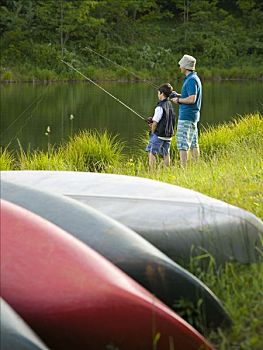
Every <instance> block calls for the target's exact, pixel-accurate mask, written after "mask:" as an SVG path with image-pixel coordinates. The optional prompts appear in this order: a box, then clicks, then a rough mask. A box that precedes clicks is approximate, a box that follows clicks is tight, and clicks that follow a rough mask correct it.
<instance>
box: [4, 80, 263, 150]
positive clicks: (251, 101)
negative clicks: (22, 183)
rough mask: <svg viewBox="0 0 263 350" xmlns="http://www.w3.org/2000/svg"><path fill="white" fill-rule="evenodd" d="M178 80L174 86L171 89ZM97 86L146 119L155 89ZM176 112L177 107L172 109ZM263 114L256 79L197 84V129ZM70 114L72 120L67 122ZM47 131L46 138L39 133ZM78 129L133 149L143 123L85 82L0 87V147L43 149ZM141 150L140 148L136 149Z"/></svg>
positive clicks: (128, 85)
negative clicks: (107, 135) (105, 132)
mask: <svg viewBox="0 0 263 350" xmlns="http://www.w3.org/2000/svg"><path fill="white" fill-rule="evenodd" d="M181 84H182V83H181V82H178V83H174V84H173V86H174V88H175V89H176V90H177V91H180V89H181ZM100 85H101V86H102V87H103V88H105V89H106V90H108V91H109V92H110V93H111V94H113V95H114V96H116V97H117V98H118V99H120V100H121V101H123V102H124V103H125V104H127V105H128V106H130V107H131V108H132V109H134V110H135V111H136V112H138V113H139V114H140V115H141V116H143V117H148V116H151V115H152V113H153V110H154V107H155V105H156V103H157V92H156V90H155V89H154V88H153V87H152V86H150V85H149V84H147V83H142V82H140V83H115V82H114V83H113V82H101V83H100ZM175 110H176V112H177V114H178V107H175ZM256 111H260V112H261V113H262V111H263V82H262V81H221V82H211V81H204V82H203V105H202V111H201V121H200V128H203V127H206V126H207V125H214V124H218V123H223V122H226V121H229V120H231V119H232V118H233V117H236V116H238V115H244V114H247V113H253V112H256ZM70 115H73V116H74V119H73V120H70ZM48 126H49V127H50V131H51V132H50V136H49V137H47V136H46V135H45V132H46V130H47V127H48ZM84 129H96V130H98V131H103V130H108V131H109V133H110V134H111V135H119V138H120V139H121V140H123V141H125V143H126V146H127V150H131V151H132V150H133V148H134V146H135V145H136V142H137V141H136V140H137V139H138V138H139V137H140V135H142V134H143V133H145V130H146V129H147V126H146V123H145V122H144V121H143V120H141V119H140V118H139V117H138V116H137V115H135V114H133V113H132V112H131V111H129V110H128V109H126V108H125V107H124V106H123V105H121V104H120V103H118V102H116V101H115V100H114V99H113V98H112V97H110V96H108V95H107V94H106V93H105V92H103V91H101V90H100V89H98V88H97V87H96V86H94V85H92V84H90V83H84V82H78V83H56V84H50V85H36V84H35V85H33V84H25V83H23V84H8V85H1V146H7V145H8V144H9V145H10V149H17V148H18V140H19V141H20V143H21V144H22V146H23V148H25V149H27V148H28V147H30V149H36V148H38V149H44V150H45V149H47V144H48V141H49V142H50V143H52V144H60V143H61V142H63V141H66V140H67V139H68V137H69V136H70V135H73V134H74V133H76V132H78V131H79V130H84ZM142 147H144V145H142Z"/></svg>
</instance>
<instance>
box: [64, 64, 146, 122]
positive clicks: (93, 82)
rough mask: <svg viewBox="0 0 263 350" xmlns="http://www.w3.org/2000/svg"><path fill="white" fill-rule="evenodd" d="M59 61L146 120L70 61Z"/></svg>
mask: <svg viewBox="0 0 263 350" xmlns="http://www.w3.org/2000/svg"><path fill="white" fill-rule="evenodd" d="M61 62H63V63H65V64H66V65H67V66H68V67H70V68H71V69H73V70H74V71H76V72H77V73H79V74H80V75H82V76H83V77H84V78H85V79H87V80H88V81H89V82H91V83H92V84H94V85H95V86H97V87H98V88H99V89H101V90H102V91H104V92H105V93H106V94H108V95H109V96H111V97H112V98H113V99H114V100H116V101H117V102H119V103H120V104H122V105H123V106H124V107H126V108H127V109H129V110H130V111H131V112H132V113H134V114H136V115H137V117H139V118H140V119H142V120H144V121H146V118H144V117H142V116H141V115H140V114H139V113H137V112H136V111H135V110H134V109H132V108H131V107H129V106H127V105H126V104H125V103H124V102H122V101H121V100H120V99H118V98H117V97H115V96H114V95H112V94H111V93H110V92H109V91H107V90H105V89H104V88H103V87H102V86H100V85H99V84H97V83H95V81H93V80H92V79H90V78H88V77H87V76H86V75H84V74H83V73H81V72H80V71H79V70H78V69H76V68H75V67H73V66H72V65H71V64H70V63H68V62H65V61H64V60H61Z"/></svg>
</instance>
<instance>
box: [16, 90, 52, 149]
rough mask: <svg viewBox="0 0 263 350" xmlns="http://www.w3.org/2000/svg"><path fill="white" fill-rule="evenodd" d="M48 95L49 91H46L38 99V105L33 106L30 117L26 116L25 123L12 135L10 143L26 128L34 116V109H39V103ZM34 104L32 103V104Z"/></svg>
mask: <svg viewBox="0 0 263 350" xmlns="http://www.w3.org/2000/svg"><path fill="white" fill-rule="evenodd" d="M46 95H47V91H45V92H44V93H43V94H42V95H41V96H40V98H39V99H38V101H37V103H36V106H35V107H34V108H33V110H32V111H31V114H30V115H29V117H28V118H26V120H25V123H24V124H23V125H22V126H21V128H20V129H19V130H18V131H17V133H16V134H15V136H14V137H12V139H11V140H10V141H9V143H11V142H12V141H13V140H14V139H15V138H16V137H17V136H18V135H19V133H20V132H21V131H22V130H23V129H24V127H25V126H26V124H27V123H28V122H29V120H30V119H31V118H32V116H33V113H34V111H35V110H36V109H37V107H38V105H39V103H40V102H41V101H42V100H43V99H44V98H45V97H46ZM31 105H32V104H31Z"/></svg>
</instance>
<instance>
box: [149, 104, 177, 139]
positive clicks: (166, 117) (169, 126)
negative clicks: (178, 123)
mask: <svg viewBox="0 0 263 350" xmlns="http://www.w3.org/2000/svg"><path fill="white" fill-rule="evenodd" d="M157 106H160V107H162V109H163V115H162V118H161V120H160V121H159V123H158V124H157V128H156V130H155V132H154V133H155V134H156V135H157V136H159V137H172V136H173V135H174V124H175V113H174V110H173V106H172V103H171V102H170V101H168V100H162V101H160V102H158V104H157Z"/></svg>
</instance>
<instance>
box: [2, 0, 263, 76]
mask: <svg viewBox="0 0 263 350" xmlns="http://www.w3.org/2000/svg"><path fill="white" fill-rule="evenodd" d="M0 3H1V8H0V14H1V16H0V18H1V19H0V21H1V22H0V35H1V47H0V49H1V52H2V55H1V76H2V79H3V80H12V79H11V76H10V77H9V75H10V74H11V73H10V72H12V71H13V70H14V69H16V70H17V71H19V72H20V73H21V74H22V75H23V74H24V75H27V74H26V73H28V72H29V71H30V70H32V67H35V72H36V71H37V70H38V73H39V74H38V75H39V76H40V78H41V74H42V76H43V77H45V76H47V79H48V74H49V73H48V71H52V72H53V73H54V74H55V76H56V75H58V76H59V75H63V74H66V73H67V72H68V67H66V66H65V65H63V64H62V63H61V58H62V57H63V58H64V59H65V60H67V61H69V62H71V63H74V64H75V65H77V66H78V67H80V68H81V69H84V72H88V73H89V74H90V75H92V73H93V72H94V70H96V69H100V68H102V69H104V68H105V69H107V68H108V69H113V68H114V67H113V65H112V64H111V63H110V62H109V61H106V60H105V59H104V58H102V57H101V56H98V55H96V54H94V52H92V51H90V48H91V49H93V50H95V51H96V52H99V53H100V54H102V55H105V56H106V57H108V58H110V59H111V60H113V61H114V62H117V63H118V64H121V65H124V66H126V67H130V68H131V69H133V70H135V71H138V72H144V71H146V72H149V71H150V72H152V74H153V75H157V74H159V73H160V72H162V71H163V70H165V69H168V70H169V69H170V70H171V69H174V68H175V67H176V65H177V61H178V59H179V58H180V56H181V55H182V54H184V53H189V54H192V55H194V56H196V57H197V58H198V61H199V67H203V68H206V69H207V70H209V69H211V67H212V68H213V67H221V68H222V67H227V68H231V67H239V68H240V69H242V67H247V66H249V65H252V66H255V67H260V66H262V54H263V31H262V23H263V3H262V1H261V0H231V1H229V0H77V1H76V0H1V2H0ZM205 73H206V74H205ZM259 74H262V75H263V72H259ZM204 75H209V72H204ZM73 76H74V74H73ZM8 78H10V79H8Z"/></svg>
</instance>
